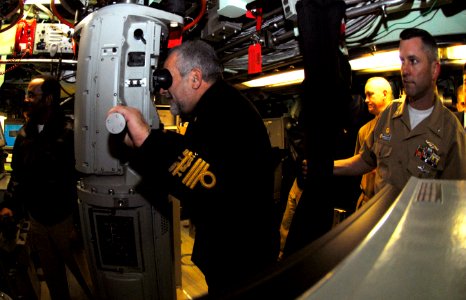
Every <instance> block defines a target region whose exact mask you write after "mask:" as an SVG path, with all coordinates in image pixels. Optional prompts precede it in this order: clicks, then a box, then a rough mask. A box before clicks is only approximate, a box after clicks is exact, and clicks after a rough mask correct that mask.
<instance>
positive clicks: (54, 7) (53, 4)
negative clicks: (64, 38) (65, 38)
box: [50, 0, 74, 28]
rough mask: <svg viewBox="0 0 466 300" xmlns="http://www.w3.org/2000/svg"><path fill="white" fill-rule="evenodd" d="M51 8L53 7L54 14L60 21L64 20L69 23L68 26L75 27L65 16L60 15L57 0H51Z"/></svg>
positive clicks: (64, 22)
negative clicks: (56, 4)
mask: <svg viewBox="0 0 466 300" xmlns="http://www.w3.org/2000/svg"><path fill="white" fill-rule="evenodd" d="M50 8H51V9H52V12H53V14H54V15H55V16H56V17H57V18H58V20H60V22H62V23H63V24H66V25H68V27H70V28H74V25H73V24H71V23H70V22H68V21H67V20H66V19H65V18H63V17H62V16H61V15H60V13H59V12H58V10H57V7H56V6H55V1H54V0H50Z"/></svg>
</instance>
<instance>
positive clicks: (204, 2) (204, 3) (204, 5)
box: [52, 0, 207, 32]
mask: <svg viewBox="0 0 466 300" xmlns="http://www.w3.org/2000/svg"><path fill="white" fill-rule="evenodd" d="M52 1H53V0H52ZM206 9H207V0H201V10H200V12H199V14H198V15H197V17H196V18H194V20H193V21H192V22H191V23H189V24H188V25H186V26H184V27H183V32H185V31H186V30H188V29H190V28H191V27H193V26H194V25H196V24H197V23H198V22H199V21H200V20H201V18H202V17H203V16H204V14H205V12H206Z"/></svg>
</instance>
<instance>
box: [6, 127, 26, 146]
mask: <svg viewBox="0 0 466 300" xmlns="http://www.w3.org/2000/svg"><path fill="white" fill-rule="evenodd" d="M21 127H23V123H19V122H14V123H12V122H8V121H5V130H4V135H5V142H6V147H13V146H14V144H15V140H16V136H17V135H18V131H19V130H20V129H21Z"/></svg>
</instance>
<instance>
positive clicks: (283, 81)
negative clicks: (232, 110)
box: [242, 69, 304, 87]
mask: <svg viewBox="0 0 466 300" xmlns="http://www.w3.org/2000/svg"><path fill="white" fill-rule="evenodd" d="M303 80H304V70H303V69H299V70H294V71H289V72H283V73H279V74H275V75H269V76H264V77H260V78H258V79H253V80H250V81H246V82H243V83H242V84H243V85H245V86H247V87H260V86H267V87H271V86H281V85H289V84H295V83H300V82H302V81H303Z"/></svg>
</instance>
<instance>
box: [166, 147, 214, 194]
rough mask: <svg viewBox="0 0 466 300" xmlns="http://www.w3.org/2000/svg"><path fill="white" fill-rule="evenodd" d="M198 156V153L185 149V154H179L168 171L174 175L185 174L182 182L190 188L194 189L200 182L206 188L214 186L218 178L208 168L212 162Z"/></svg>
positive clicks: (181, 175)
mask: <svg viewBox="0 0 466 300" xmlns="http://www.w3.org/2000/svg"><path fill="white" fill-rule="evenodd" d="M197 156H198V155H197V154H196V153H193V152H192V151H190V150H189V149H185V150H184V151H183V156H179V157H178V161H176V162H174V163H173V164H172V165H171V166H170V168H169V169H168V171H169V172H170V173H171V174H172V175H173V176H178V177H183V176H184V177H183V179H182V180H181V182H182V183H183V184H184V185H186V186H187V187H188V188H190V189H194V187H195V186H196V185H197V184H198V183H199V182H200V183H201V185H202V186H203V187H204V188H206V189H210V188H213V187H214V186H215V184H216V183H217V178H216V177H215V175H214V173H212V172H211V171H209V170H208V168H209V166H210V164H208V163H207V162H206V161H205V160H203V159H202V158H200V157H197ZM193 162H194V164H193Z"/></svg>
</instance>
